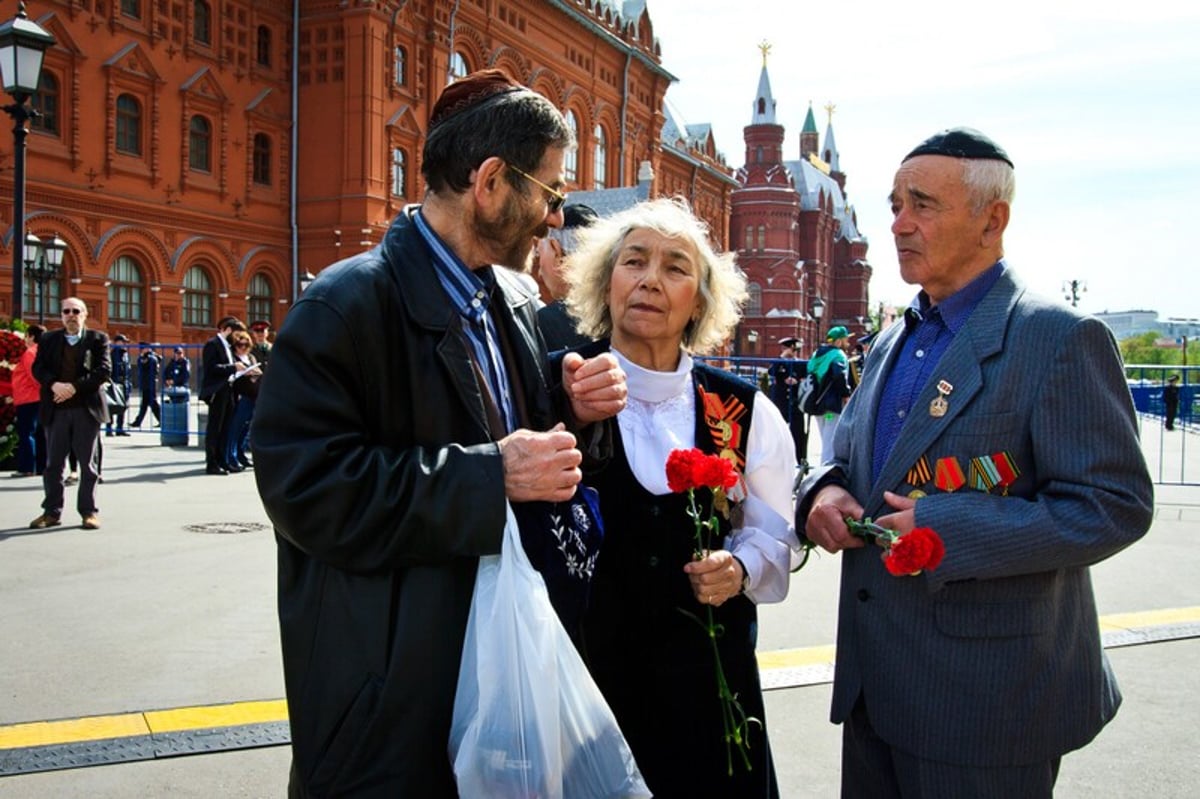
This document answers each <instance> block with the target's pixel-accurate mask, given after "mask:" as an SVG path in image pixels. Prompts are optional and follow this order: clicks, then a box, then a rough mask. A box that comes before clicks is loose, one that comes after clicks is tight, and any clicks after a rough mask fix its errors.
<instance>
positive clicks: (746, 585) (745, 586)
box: [733, 555, 750, 594]
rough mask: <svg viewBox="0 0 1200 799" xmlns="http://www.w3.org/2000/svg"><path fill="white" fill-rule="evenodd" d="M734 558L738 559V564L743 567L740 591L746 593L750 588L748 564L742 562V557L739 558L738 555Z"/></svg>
mask: <svg viewBox="0 0 1200 799" xmlns="http://www.w3.org/2000/svg"><path fill="white" fill-rule="evenodd" d="M733 559H734V560H736V561H737V564H738V565H739V566H741V567H742V588H741V590H740V591H738V593H739V594H744V593H746V592H747V591H749V590H750V572H748V571H746V564H745V563H743V562H742V559H741V558H739V557H738V556H737V555H734V556H733Z"/></svg>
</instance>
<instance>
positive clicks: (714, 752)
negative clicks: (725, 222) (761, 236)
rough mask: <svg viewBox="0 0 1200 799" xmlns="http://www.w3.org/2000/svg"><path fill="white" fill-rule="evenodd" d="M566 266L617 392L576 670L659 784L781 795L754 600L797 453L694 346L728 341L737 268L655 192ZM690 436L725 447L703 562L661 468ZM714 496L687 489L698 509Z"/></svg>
mask: <svg viewBox="0 0 1200 799" xmlns="http://www.w3.org/2000/svg"><path fill="white" fill-rule="evenodd" d="M566 273H567V281H568V282H569V284H570V286H571V288H570V292H569V294H568V296H567V304H568V306H569V308H570V309H571V312H572V315H573V316H575V318H576V319H577V320H578V330H579V332H581V333H582V334H584V335H586V336H590V337H592V338H595V339H598V341H597V342H596V343H595V344H591V345H587V346H585V347H583V348H582V349H581V350H580V351H581V352H589V353H590V352H592V351H597V352H599V351H604V350H610V351H611V352H612V353H613V354H614V355H615V356H616V357H617V359H618V361H619V363H620V365H621V367H622V368H623V369H624V371H625V373H626V375H627V378H628V389H629V398H628V403H627V405H626V407H625V409H624V410H623V411H621V413H620V414H619V415H618V417H617V418H618V428H619V429H618V430H617V431H615V432H616V435H615V436H614V438H615V441H614V452H613V457H612V458H611V460H610V461H609V462H608V464H607V465H606V466H605V467H604V468H602V469H601V470H599V471H598V472H596V473H594V474H589V475H588V476H587V478H586V479H587V481H588V482H589V483H590V484H592V485H594V486H595V487H596V488H597V489H598V491H599V494H600V509H601V515H602V517H603V520H604V530H605V533H604V541H603V543H602V545H601V549H600V554H599V557H598V559H597V563H596V571H595V575H594V579H593V584H592V594H591V597H590V600H589V606H588V609H587V611H586V613H585V616H584V621H583V625H582V637H583V646H584V652H585V654H586V659H587V661H588V666H589V668H590V669H591V671H592V674H593V676H594V677H595V678H596V682H597V684H598V685H599V686H600V689H601V691H602V692H603V693H604V696H605V698H606V699H607V700H608V702H609V704H610V705H611V707H612V709H613V711H614V713H615V714H616V717H617V721H618V722H619V723H620V725H621V729H622V731H623V732H624V734H625V736H626V738H627V739H628V741H629V744H630V747H631V748H632V750H633V753H634V757H635V758H636V759H637V763H638V767H639V768H640V769H641V772H642V775H643V776H644V777H645V779H646V782H647V784H648V785H649V787H650V789H651V790H652V791H653V793H654V795H655V796H656V797H672V796H680V797H683V796H686V797H733V796H736V797H740V798H744V797H774V796H778V788H777V786H776V781H775V774H774V769H773V766H772V762H771V753H770V747H769V745H768V741H767V735H766V728H765V726H764V725H763V724H762V722H763V720H764V714H763V702H762V690H761V686H760V683H759V677H758V668H757V664H756V661H755V652H754V648H755V639H756V636H757V612H756V609H755V606H756V604H757V603H758V602H778V601H780V600H782V599H783V598H784V597H785V596H786V595H787V589H788V577H789V572H788V568H789V556H790V550H791V548H792V547H796V546H797V542H796V538H795V534H794V531H793V529H792V528H791V527H790V523H789V522H790V519H791V518H792V491H791V487H792V480H793V478H794V476H795V470H796V458H795V454H794V452H793V448H792V441H791V436H790V434H789V432H788V428H787V425H786V423H785V422H784V421H783V418H782V417H781V416H780V414H779V411H778V409H776V408H775V406H774V405H773V404H772V403H771V402H770V400H768V399H767V398H766V397H765V396H763V395H762V394H761V393H760V392H759V391H757V390H756V389H755V387H754V386H752V385H750V384H749V383H746V382H745V381H742V380H740V379H739V378H737V377H734V376H733V375H731V374H729V373H727V372H724V371H722V370H719V369H716V368H713V367H710V366H707V365H704V364H700V363H698V362H696V361H694V360H693V358H692V356H693V355H694V354H706V353H711V352H713V351H715V350H716V349H717V348H718V347H719V346H721V344H722V343H723V342H725V341H726V340H727V338H728V337H729V334H730V332H731V331H732V330H733V328H734V326H735V325H736V324H737V321H738V318H739V313H740V307H741V305H742V303H743V302H744V301H745V298H746V287H745V279H744V278H743V277H742V275H741V274H740V273H739V272H738V270H737V269H736V268H735V266H734V259H733V255H732V253H725V254H722V255H718V254H717V253H716V252H714V251H713V249H712V247H711V245H710V244H709V242H708V231H707V229H706V227H705V225H704V223H703V222H702V221H700V220H699V219H697V218H696V217H695V216H694V215H693V214H692V212H691V210H690V209H689V208H688V206H687V204H686V203H685V202H684V201H682V200H666V199H663V200H654V201H650V202H646V203H641V204H639V205H637V206H635V207H633V208H631V209H629V210H627V211H624V212H622V213H620V214H618V215H616V216H613V217H610V218H607V219H600V220H598V221H597V222H596V223H595V224H594V225H593V226H592V227H590V228H587V229H585V230H582V231H581V232H580V240H579V246H578V248H577V249H576V251H575V252H574V253H573V254H572V255H571V257H570V258H569V259H568V261H567V266H566ZM692 448H696V449H699V450H701V451H702V452H704V453H706V454H711V455H720V456H722V457H724V458H726V459H729V460H730V461H732V462H733V463H734V465H735V467H736V473H737V476H738V478H739V485H738V486H737V487H735V488H733V489H731V490H730V491H729V500H730V504H731V505H732V508H731V512H730V513H729V518H728V519H727V520H726V519H721V520H720V531H719V532H720V536H719V537H718V538H717V539H716V543H714V545H713V547H712V548H711V549H710V550H709V551H707V552H705V553H702V556H701V557H700V558H696V557H694V552H695V547H696V538H695V530H696V524H695V521H694V520H693V519H692V518H691V517H689V515H688V500H687V495H686V494H684V493H673V492H672V491H671V489H670V487H669V486H668V480H667V473H666V462H667V458H668V456H669V455H670V453H671V452H672V451H673V450H676V449H685V450H688V449H692ZM711 498H712V497H711V492H709V491H708V489H697V499H698V500H699V503H698V504H699V507H701V508H703V509H705V510H707V508H709V507H710V501H711ZM718 504H720V503H718ZM709 608H711V609H712V613H713V621H714V622H715V624H716V625H718V626H719V629H723V632H721V633H719V634H718V636H717V637H716V639H715V640H716V645H717V649H718V651H719V654H720V658H721V665H722V667H723V671H724V675H725V679H726V681H727V683H728V688H729V691H730V692H731V693H732V695H733V696H735V697H736V699H737V702H739V703H740V705H741V708H742V710H743V711H744V712H745V715H746V716H747V717H752V718H753V719H756V720H757V721H756V722H751V723H749V724H746V725H744V726H740V727H739V728H738V732H739V734H741V735H743V736H744V744H745V745H744V746H742V745H736V744H735V743H733V742H730V741H727V740H726V736H725V731H726V730H727V729H728V727H727V726H726V724H725V721H724V717H723V713H725V711H726V709H727V708H726V707H725V706H724V705H723V703H722V700H721V698H720V697H719V695H718V691H717V683H716V676H715V671H714V670H715V666H716V664H715V663H714V658H713V643H712V641H711V640H710V638H709V636H708V634H707V632H706V630H705V628H704V625H703V623H701V624H697V621H699V620H700V619H704V618H707V612H708V609H709ZM681 611H682V612H681ZM743 755H745V758H744V757H743Z"/></svg>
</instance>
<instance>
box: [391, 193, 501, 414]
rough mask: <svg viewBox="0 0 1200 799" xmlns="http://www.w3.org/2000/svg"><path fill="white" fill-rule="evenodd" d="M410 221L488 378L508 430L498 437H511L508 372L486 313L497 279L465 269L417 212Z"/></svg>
mask: <svg viewBox="0 0 1200 799" xmlns="http://www.w3.org/2000/svg"><path fill="white" fill-rule="evenodd" d="M413 221H414V222H415V223H416V226H417V231H418V232H419V233H420V234H421V237H422V238H423V239H425V243H426V244H428V245H429V251H430V252H431V253H432V254H433V259H432V260H433V266H434V271H435V272H436V273H437V277H438V281H439V282H441V284H442V288H443V289H445V291H446V296H448V297H449V298H450V302H451V303H452V304H453V305H454V307H455V308H457V309H458V312H459V314H460V315H461V316H462V318H463V325H462V329H463V331H464V332H465V333H466V334H467V336H466V338H467V343H468V344H469V345H470V347H471V352H472V354H473V355H474V356H475V362H476V363H478V364H479V365H480V367H482V369H483V372H484V374H485V375H486V376H487V379H488V383H489V386H490V388H491V393H492V397H493V398H494V399H495V400H496V405H498V406H499V408H500V412H501V413H502V414H503V415H504V424H505V426H506V427H507V430H504V431H500V434H501V435H503V434H507V433H511V432H512V431H513V430H516V429H517V424H516V411H515V410H514V409H513V402H512V392H511V389H510V387H509V382H508V371H507V370H506V369H505V367H504V360H503V358H501V357H500V345H499V341H500V338H499V336H498V335H497V333H496V323H495V321H494V320H493V319H492V315H491V313H490V312H489V310H488V305H489V302H490V300H491V296H492V290H493V289H494V288H495V287H496V276H495V275H493V274H492V267H490V266H485V267H482V268H480V269H478V270H472V269H470V268H468V267H467V265H466V264H465V263H463V262H462V259H461V258H459V257H458V256H457V255H455V254H454V251H453V250H451V249H450V248H449V247H448V246H447V245H446V243H445V242H444V241H442V240H441V238H439V237H438V235H437V233H434V232H433V228H431V227H429V223H428V222H426V221H425V217H424V216H422V215H421V212H420V211H417V212H416V213H415V214H413Z"/></svg>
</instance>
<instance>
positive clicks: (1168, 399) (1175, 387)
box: [1163, 375, 1179, 430]
mask: <svg viewBox="0 0 1200 799" xmlns="http://www.w3.org/2000/svg"><path fill="white" fill-rule="evenodd" d="M1163 405H1164V406H1165V409H1166V412H1167V413H1166V424H1165V427H1166V428H1167V429H1168V430H1174V429H1175V417H1176V416H1178V415H1179V375H1171V376H1170V377H1168V378H1167V384H1166V385H1165V386H1163Z"/></svg>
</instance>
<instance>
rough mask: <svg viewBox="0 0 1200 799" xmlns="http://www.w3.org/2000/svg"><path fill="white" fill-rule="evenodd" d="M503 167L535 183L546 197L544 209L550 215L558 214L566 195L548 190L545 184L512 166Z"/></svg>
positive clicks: (556, 190)
mask: <svg viewBox="0 0 1200 799" xmlns="http://www.w3.org/2000/svg"><path fill="white" fill-rule="evenodd" d="M505 166H507V167H508V168H509V169H511V170H512V171H513V172H516V173H517V174H518V175H520V176H521V177H523V178H525V179H526V180H528V181H531V182H533V183H536V184H537V185H538V186H540V187H542V189H543V190H545V192H546V194H547V195H548V196H547V197H546V208H547V209H548V210H549V211H550V213H552V214H557V213H558V212H559V210H560V209H561V208H562V207H563V204H564V203H566V201H567V195H565V194H563V193H562V192H561V191H559V190H558V189H552V188H550V187H549V186H547V185H546V184H545V183H542V182H541V181H540V180H538V179H537V178H535V177H534V176H533V175H530V174H529V173H528V172H522V171H521V170H519V169H517V168H516V167H515V166H513V165H512V164H505Z"/></svg>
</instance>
